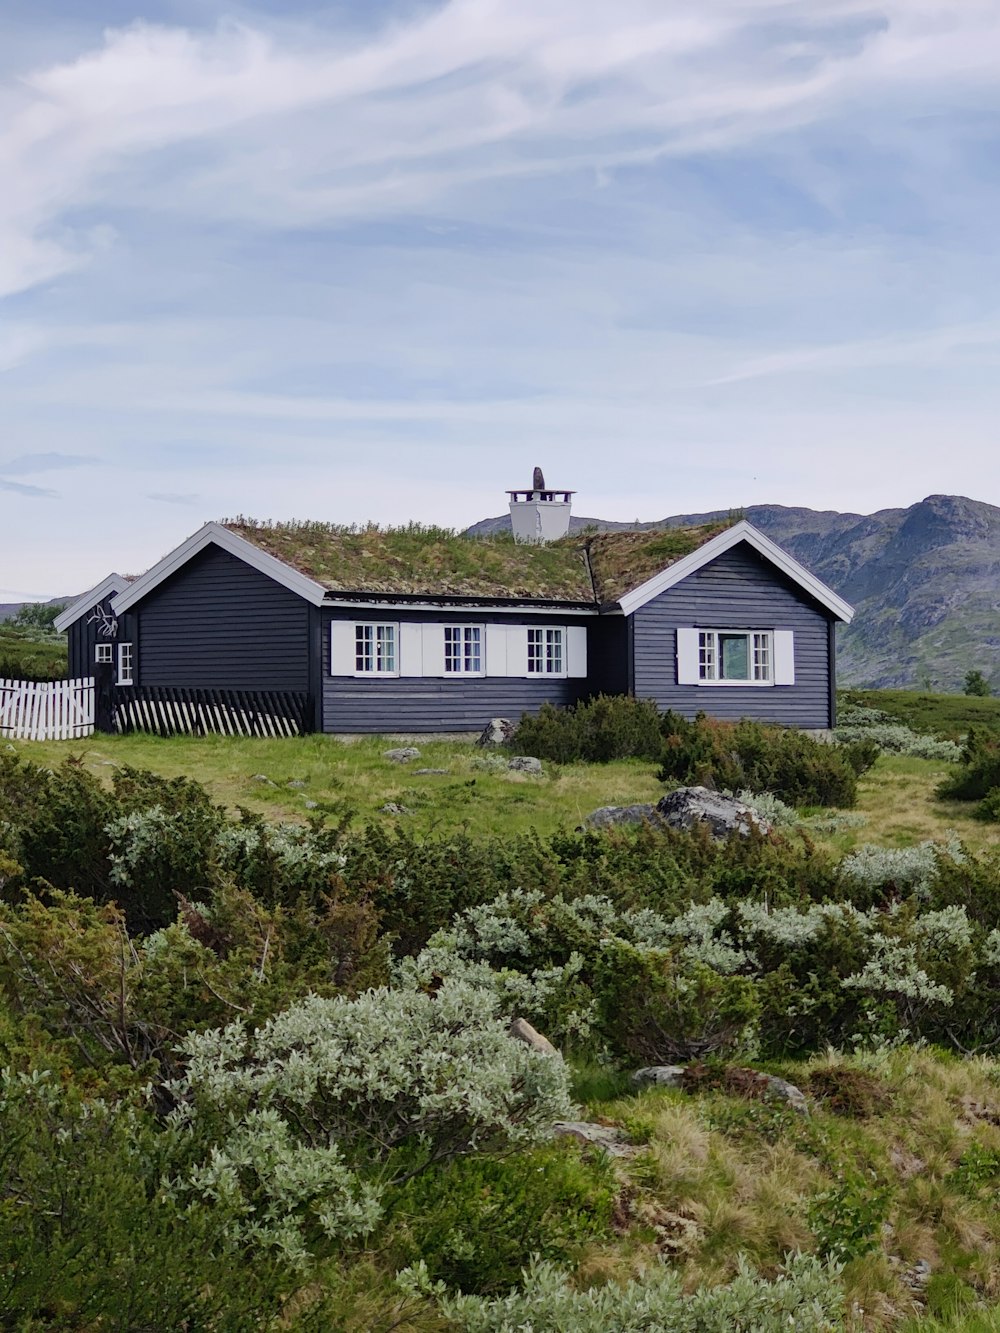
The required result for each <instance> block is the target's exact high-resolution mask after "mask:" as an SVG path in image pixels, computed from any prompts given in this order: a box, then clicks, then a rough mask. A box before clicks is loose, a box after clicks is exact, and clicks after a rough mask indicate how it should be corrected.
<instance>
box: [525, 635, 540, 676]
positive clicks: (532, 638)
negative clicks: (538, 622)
mask: <svg viewBox="0 0 1000 1333" xmlns="http://www.w3.org/2000/svg"><path fill="white" fill-rule="evenodd" d="M542 634H543V632H542V630H540V629H529V630H528V671H529V672H530V673H532V674H534V673H535V672H538V671H541V670H542V669H543V667H542V644H543V638H542Z"/></svg>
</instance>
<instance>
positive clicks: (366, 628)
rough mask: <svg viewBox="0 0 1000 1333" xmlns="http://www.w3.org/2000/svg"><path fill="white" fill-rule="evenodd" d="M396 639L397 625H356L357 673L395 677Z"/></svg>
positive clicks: (355, 659)
mask: <svg viewBox="0 0 1000 1333" xmlns="http://www.w3.org/2000/svg"><path fill="white" fill-rule="evenodd" d="M396 637H397V636H396V626H395V625H374V624H372V625H355V627H354V669H355V671H356V672H357V673H358V674H359V675H365V676H367V675H378V676H395V675H396V674H397V667H396Z"/></svg>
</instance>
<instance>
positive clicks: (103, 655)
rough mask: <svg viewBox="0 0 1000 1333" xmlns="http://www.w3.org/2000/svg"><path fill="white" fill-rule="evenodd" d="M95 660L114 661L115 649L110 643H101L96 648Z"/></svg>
mask: <svg viewBox="0 0 1000 1333" xmlns="http://www.w3.org/2000/svg"><path fill="white" fill-rule="evenodd" d="M94 661H95V662H113V661H114V649H113V647H112V646H111V644H110V643H99V644H97V645H96V646H95V648H94Z"/></svg>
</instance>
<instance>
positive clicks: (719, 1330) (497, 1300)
mask: <svg viewBox="0 0 1000 1333" xmlns="http://www.w3.org/2000/svg"><path fill="white" fill-rule="evenodd" d="M840 1271H841V1269H840V1266H839V1265H837V1264H835V1263H822V1262H821V1261H820V1260H819V1259H816V1258H815V1257H814V1256H812V1255H801V1254H799V1255H794V1256H791V1257H790V1258H789V1259H788V1261H787V1264H786V1268H785V1272H784V1273H782V1274H781V1275H780V1276H779V1277H777V1278H775V1279H774V1281H773V1282H768V1281H766V1280H765V1279H763V1278H761V1277H760V1276H758V1275H757V1274H756V1273H754V1271H753V1270H752V1269H751V1267H750V1265H749V1264H748V1263H747V1262H746V1261H741V1263H740V1268H739V1272H738V1273H737V1276H736V1277H735V1278H733V1280H732V1281H731V1282H729V1283H727V1284H726V1285H724V1286H718V1287H701V1288H699V1289H698V1290H697V1291H694V1292H691V1293H690V1294H686V1293H685V1292H684V1289H683V1283H682V1279H681V1277H680V1275H679V1274H677V1273H676V1272H674V1271H673V1270H671V1269H670V1268H668V1267H667V1266H666V1264H663V1265H660V1266H659V1267H657V1268H653V1269H651V1270H650V1271H649V1272H648V1273H646V1274H645V1275H644V1276H643V1277H642V1278H641V1279H636V1280H633V1281H630V1282H627V1283H625V1284H624V1285H622V1286H619V1285H617V1284H615V1283H609V1284H608V1285H607V1286H603V1287H590V1288H587V1289H585V1290H583V1291H578V1290H576V1289H575V1288H574V1287H573V1286H571V1285H570V1282H569V1280H568V1278H567V1275H566V1274H564V1273H561V1272H560V1271H559V1270H558V1269H557V1268H554V1267H553V1266H552V1265H550V1264H545V1263H536V1264H534V1265H532V1267H531V1268H530V1269H528V1270H527V1272H526V1273H525V1275H524V1285H523V1287H522V1288H521V1289H520V1290H514V1291H512V1292H510V1294H509V1295H507V1296H497V1297H483V1296H461V1295H460V1296H452V1295H449V1294H448V1292H447V1291H446V1290H445V1288H444V1284H443V1283H431V1282H430V1281H428V1279H427V1275H426V1272H425V1271H422V1270H421V1269H420V1268H415V1269H410V1270H408V1271H406V1272H404V1273H401V1274H400V1277H399V1281H400V1283H401V1284H402V1285H403V1286H404V1288H405V1289H406V1290H408V1291H409V1292H410V1293H418V1292H419V1293H424V1294H430V1295H433V1296H435V1297H436V1298H437V1300H438V1303H439V1305H440V1308H441V1311H442V1313H443V1314H445V1315H446V1316H447V1317H448V1318H449V1319H451V1320H453V1321H454V1323H455V1325H456V1327H457V1328H458V1329H461V1330H463V1333H570V1331H571V1333H667V1330H669V1333H734V1331H737V1333H738V1330H740V1329H743V1330H747V1331H748V1333H749V1330H753V1333H788V1330H789V1329H794V1330H795V1331H796V1333H834V1330H837V1329H841V1328H843V1327H844V1326H845V1325H844V1292H843V1288H842V1287H841V1285H840V1281H839V1277H840Z"/></svg>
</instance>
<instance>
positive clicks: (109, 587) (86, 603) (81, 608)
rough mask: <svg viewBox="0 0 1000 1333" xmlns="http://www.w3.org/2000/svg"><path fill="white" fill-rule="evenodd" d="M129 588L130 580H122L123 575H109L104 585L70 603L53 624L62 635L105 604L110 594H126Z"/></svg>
mask: <svg viewBox="0 0 1000 1333" xmlns="http://www.w3.org/2000/svg"><path fill="white" fill-rule="evenodd" d="M128 586H129V583H128V579H126V578H122V576H121V574H109V575H108V577H107V578H106V579H105V580H104V582H103V583H99V584H98V585H97V587H96V588H91V590H90V591H89V592H85V593H84V594H83V595H82V596H81V597H77V599H76V600H75V601H73V602H70V604H69V606H67V608H66V610H65V611H60V613H59V615H57V616H56V618H55V620H53V622H52V624H53V625H54V626H55V628H56V629H57V630H58V631H59V632H60V634H61V633H62V632H63V631H64V630H67V629H69V627H70V625H73V624H75V623H76V621H78V620H79V619H80V617H81V616H82V615H84V614H85V613H86V612H87V611H91V610H93V608H94V607H95V606H96V605H97V603H98V602H103V601H104V599H105V597H107V596H108V594H109V593H119V592H124V590H125V589H126V588H127V587H128Z"/></svg>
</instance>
